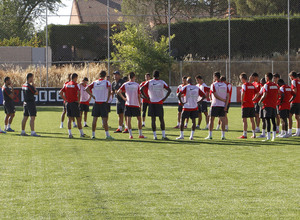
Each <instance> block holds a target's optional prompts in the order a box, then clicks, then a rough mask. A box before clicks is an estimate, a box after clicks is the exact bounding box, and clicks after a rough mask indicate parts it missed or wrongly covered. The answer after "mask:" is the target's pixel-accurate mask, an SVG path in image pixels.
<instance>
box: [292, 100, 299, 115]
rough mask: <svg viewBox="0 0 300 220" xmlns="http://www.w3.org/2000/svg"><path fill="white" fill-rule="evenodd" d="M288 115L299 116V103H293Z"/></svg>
mask: <svg viewBox="0 0 300 220" xmlns="http://www.w3.org/2000/svg"><path fill="white" fill-rule="evenodd" d="M290 113H291V114H292V115H293V114H295V115H300V103H293V104H292V107H291V110H290Z"/></svg>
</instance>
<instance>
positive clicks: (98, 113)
mask: <svg viewBox="0 0 300 220" xmlns="http://www.w3.org/2000/svg"><path fill="white" fill-rule="evenodd" d="M92 116H93V117H102V118H107V117H108V111H107V103H102V104H98V103H94V106H93V110H92Z"/></svg>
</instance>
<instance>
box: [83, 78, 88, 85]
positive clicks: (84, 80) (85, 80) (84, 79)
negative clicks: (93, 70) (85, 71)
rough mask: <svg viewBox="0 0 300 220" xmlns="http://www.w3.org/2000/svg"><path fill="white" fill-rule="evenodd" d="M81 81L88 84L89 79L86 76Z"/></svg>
mask: <svg viewBox="0 0 300 220" xmlns="http://www.w3.org/2000/svg"><path fill="white" fill-rule="evenodd" d="M82 82H83V83H84V84H85V85H86V84H88V82H89V79H88V78H87V77H84V78H83V80H82Z"/></svg>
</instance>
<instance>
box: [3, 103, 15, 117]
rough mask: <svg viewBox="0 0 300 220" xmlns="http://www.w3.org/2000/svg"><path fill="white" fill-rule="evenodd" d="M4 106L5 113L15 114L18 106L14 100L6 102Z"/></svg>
mask: <svg viewBox="0 0 300 220" xmlns="http://www.w3.org/2000/svg"><path fill="white" fill-rule="evenodd" d="M3 107H4V112H5V114H14V113H15V112H16V108H15V105H14V103H13V102H4V103H3Z"/></svg>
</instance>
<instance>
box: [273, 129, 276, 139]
mask: <svg viewBox="0 0 300 220" xmlns="http://www.w3.org/2000/svg"><path fill="white" fill-rule="evenodd" d="M272 134H273V139H275V138H276V131H273V132H272Z"/></svg>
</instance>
